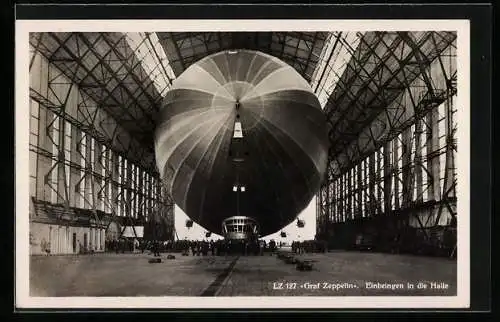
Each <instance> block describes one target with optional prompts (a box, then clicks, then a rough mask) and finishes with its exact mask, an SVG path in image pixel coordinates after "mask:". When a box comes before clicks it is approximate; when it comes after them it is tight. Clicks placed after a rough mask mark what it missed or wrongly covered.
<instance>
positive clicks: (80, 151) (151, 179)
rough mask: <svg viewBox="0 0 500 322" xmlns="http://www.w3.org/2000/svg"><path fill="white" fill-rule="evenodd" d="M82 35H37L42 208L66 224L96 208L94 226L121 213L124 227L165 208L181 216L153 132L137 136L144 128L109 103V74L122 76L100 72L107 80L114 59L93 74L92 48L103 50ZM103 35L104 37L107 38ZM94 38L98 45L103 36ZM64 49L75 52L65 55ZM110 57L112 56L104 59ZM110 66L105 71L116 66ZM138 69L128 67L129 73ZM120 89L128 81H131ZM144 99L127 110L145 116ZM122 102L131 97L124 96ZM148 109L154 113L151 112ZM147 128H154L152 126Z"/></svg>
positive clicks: (33, 84) (35, 98)
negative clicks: (151, 143)
mask: <svg viewBox="0 0 500 322" xmlns="http://www.w3.org/2000/svg"><path fill="white" fill-rule="evenodd" d="M82 37H84V36H82V35H80V34H69V35H65V36H62V35H60V34H56V35H54V34H52V35H51V34H31V37H30V45H31V47H30V48H31V51H32V56H31V61H30V99H31V109H32V112H31V113H32V122H30V130H31V132H32V136H34V137H35V139H33V140H30V161H31V164H33V166H32V167H31V168H30V175H31V177H32V178H33V177H34V181H35V182H34V183H33V184H31V185H30V188H31V189H30V190H31V195H32V196H33V197H34V198H33V200H34V202H35V203H36V204H37V205H35V211H36V210H40V206H39V205H44V210H45V213H49V214H52V215H54V214H56V215H58V216H57V220H58V222H59V223H60V224H63V223H66V224H67V223H68V222H71V216H68V215H70V214H74V213H75V210H79V209H80V210H81V209H89V210H91V214H92V215H93V220H91V225H96V226H103V225H104V226H106V225H109V224H110V223H111V222H112V221H113V220H115V219H116V218H117V217H120V218H121V219H125V221H123V220H121V222H122V224H123V225H124V226H125V225H131V226H134V224H137V223H138V222H141V220H144V219H146V218H148V217H150V215H151V213H153V212H155V214H158V213H160V212H162V213H161V214H162V215H164V216H166V217H168V218H170V217H172V218H171V219H172V220H173V202H172V201H171V200H170V198H168V196H164V194H162V192H161V191H162V188H161V186H162V185H161V183H160V180H159V176H158V173H157V172H156V170H155V167H154V158H153V157H154V156H153V155H151V151H148V150H147V149H144V148H143V142H142V140H143V139H144V138H145V137H147V136H146V135H149V134H147V133H146V132H145V131H146V129H140V130H141V131H143V132H144V133H146V134H145V136H143V137H140V141H137V139H136V137H132V136H131V132H132V133H133V134H134V135H135V134H137V131H139V129H136V130H134V128H132V127H130V126H129V125H128V124H129V123H127V122H126V121H125V122H124V120H123V118H120V117H117V116H116V115H119V114H120V113H118V110H117V109H115V110H113V108H116V106H115V107H113V106H112V105H108V104H109V103H108V102H109V100H110V99H111V98H110V95H111V93H113V92H115V90H103V89H102V88H103V86H105V85H106V84H108V83H109V82H110V79H109V78H107V79H106V77H114V78H115V79H117V77H119V76H118V74H116V75H113V76H109V75H108V76H106V74H105V73H104V72H103V73H101V74H100V75H101V76H102V77H103V78H99V77H98V76H97V75H99V73H98V72H96V71H95V70H96V69H98V67H96V66H97V65H99V64H101V65H104V64H109V66H112V65H113V60H108V61H104V60H102V61H100V62H99V63H97V65H96V66H94V67H93V71H92V72H90V71H89V67H88V66H86V64H88V62H86V61H85V59H89V57H88V53H89V52H96V51H97V50H98V49H96V47H92V46H91V45H90V44H89V45H88V46H87V47H85V45H83V44H85V43H88V39H87V41H84V40H82ZM96 37H97V39H100V40H101V41H103V40H102V39H104V38H105V37H106V36H103V35H100V36H96ZM96 37H94V38H96ZM61 38H64V39H65V40H64V41H62V40H61ZM70 39H73V40H72V41H73V42H74V44H75V48H77V49H78V50H77V52H80V53H81V55H80V56H79V57H76V56H75V53H74V52H71V50H70V49H68V48H69V47H68V46H69V45H67V43H68V42H71V41H70ZM80 41H81V43H80ZM54 42H55V43H57V44H58V45H59V47H57V49H56V50H55V51H54V52H53V53H52V54H49V53H50V52H49V50H48V48H49V47H50V46H51V43H52V45H53V43H54ZM94 42H95V43H94V46H95V45H96V44H97V42H98V40H94ZM80 46H82V48H85V50H83V49H82V48H80ZM110 47H111V46H110ZM116 48H119V46H117V47H115V50H117V49H116ZM101 49H102V48H101ZM61 50H65V53H66V54H68V55H70V56H71V57H62V56H61V55H62V54H61V52H60V51H61ZM73 50H74V48H73ZM80 50H82V51H83V52H81V51H80ZM40 54H41V55H40ZM107 55H109V53H108V54H105V55H104V56H107ZM42 56H43V58H42ZM95 56H97V54H95ZM132 61H133V60H132ZM122 64H123V63H122ZM109 66H107V67H106V66H101V67H100V68H107V69H110V68H111V67H109ZM121 68H123V67H121ZM82 70H83V72H82ZM132 70H133V69H130V70H129V69H126V70H125V71H123V72H124V73H126V74H128V73H130V72H131V71H132ZM120 77H122V78H127V77H130V76H123V75H122V76H120ZM89 78H92V79H93V80H94V82H95V84H94V86H91V84H90V83H89V82H88V79H89ZM123 84H125V85H123ZM118 86H119V85H116V87H118ZM120 86H126V82H124V83H122V85H120ZM148 86H149V87H150V86H151V85H148ZM96 89H101V90H96ZM138 91H139V90H136V92H138ZM143 95H146V94H143ZM114 99H115V100H117V98H116V97H115V98H114ZM129 99H130V97H129ZM138 102H140V101H139V100H137V101H134V102H132V103H130V102H128V105H127V107H128V108H127V112H126V113H128V114H129V115H134V116H135V117H138V114H136V113H135V112H134V108H138V104H139V103H138ZM117 104H127V102H125V101H123V100H122V101H118V102H117ZM118 106H119V105H118ZM120 108H123V106H121V107H120ZM149 108H151V107H149ZM33 111H36V112H33ZM113 113H114V114H113ZM140 113H143V114H141V115H142V116H144V115H146V113H145V112H144V110H143V111H142V112H140ZM33 114H35V116H36V117H35V118H33ZM121 114H124V113H121ZM142 116H141V117H142ZM138 119H139V118H138ZM139 124H141V123H140V122H139ZM139 126H140V125H139ZM148 126H149V125H148ZM35 128H36V133H33V132H34V130H33V129H35ZM147 130H148V131H149V132H150V131H151V128H148V129H147ZM130 131H131V132H130ZM47 163H48V164H50V165H47ZM44 165H45V166H44ZM41 178H43V183H40V181H42V180H41ZM106 215H107V216H106ZM105 217H107V219H106V220H104V221H103V219H104V218H105ZM172 220H170V222H171V224H172V226H173V223H172ZM124 228H125V227H123V229H122V231H121V233H123V230H124Z"/></svg>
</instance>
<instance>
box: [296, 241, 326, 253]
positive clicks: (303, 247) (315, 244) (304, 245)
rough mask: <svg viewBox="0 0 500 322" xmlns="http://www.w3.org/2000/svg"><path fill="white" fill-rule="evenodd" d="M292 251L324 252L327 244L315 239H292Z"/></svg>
mask: <svg viewBox="0 0 500 322" xmlns="http://www.w3.org/2000/svg"><path fill="white" fill-rule="evenodd" d="M291 246H292V252H293V253H296V254H304V253H325V252H326V251H327V248H328V246H327V244H326V243H324V242H320V241H316V240H305V241H301V242H300V241H294V242H292V245H291Z"/></svg>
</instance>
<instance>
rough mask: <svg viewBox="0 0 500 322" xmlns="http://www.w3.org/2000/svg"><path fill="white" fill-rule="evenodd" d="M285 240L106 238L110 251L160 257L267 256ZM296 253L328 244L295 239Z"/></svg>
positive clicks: (317, 248) (312, 250)
mask: <svg viewBox="0 0 500 322" xmlns="http://www.w3.org/2000/svg"><path fill="white" fill-rule="evenodd" d="M281 246H282V243H279V244H277V243H276V242H275V241H274V240H271V241H269V242H266V241H265V240H263V239H256V240H239V241H238V240H225V239H218V240H175V241H170V240H169V241H152V240H142V239H141V240H139V239H133V238H121V239H119V240H111V241H106V248H105V249H106V251H108V252H116V253H125V252H141V253H144V252H146V251H150V252H152V253H154V254H155V255H156V256H159V254H160V253H167V252H173V253H182V254H183V255H189V256H207V255H212V256H223V255H243V256H245V255H263V254H264V253H265V252H274V251H276V250H277V249H278V248H279V247H281ZM291 248H292V252H294V253H300V254H302V253H313V252H314V253H315V252H325V251H326V245H325V244H324V243H321V242H317V241H314V240H310V241H302V242H299V241H294V242H292V244H291Z"/></svg>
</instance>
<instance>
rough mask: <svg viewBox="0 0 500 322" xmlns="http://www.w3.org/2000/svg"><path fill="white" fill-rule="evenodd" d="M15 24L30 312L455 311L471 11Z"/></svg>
mask: <svg viewBox="0 0 500 322" xmlns="http://www.w3.org/2000/svg"><path fill="white" fill-rule="evenodd" d="M16 28H17V30H16V37H17V38H16V88H17V91H16V151H17V153H18V154H20V153H24V154H23V155H24V158H18V159H17V161H16V162H17V163H16V181H17V184H16V187H17V188H16V198H17V215H16V241H17V245H16V249H17V250H16V260H17V263H18V265H17V266H16V267H17V268H16V280H17V288H18V290H17V294H18V298H19V299H21V298H22V301H23V303H26V305H27V306H34V307H38V308H43V307H48V306H50V307H58V306H61V307H100V306H105V307H109V306H112V307H116V308H120V307H122V305H125V306H126V307H146V308H152V307H160V308H161V307H223V306H228V305H229V306H231V307H256V308H258V307H273V306H282V305H285V306H286V305H290V306H294V307H348V306H350V307H371V306H373V305H381V306H384V307H434V306H437V307H439V306H441V307H466V306H467V304H468V299H469V294H468V290H469V285H468V280H469V271H468V270H469V262H468V261H469V259H468V256H469V255H468V250H469V240H468V230H467V223H468V221H469V210H468V206H467V205H468V193H469V191H468V189H469V187H468V180H469V177H468V163H469V156H468V153H469V152H468V151H469V139H468V136H469V133H468V132H469V128H468V118H469V101H468V97H469V93H468V91H469V89H468V82H469V79H468V78H467V77H468V73H469V67H468V66H469V61H468V50H469V48H467V46H468V41H469V40H468V32H469V30H468V24H467V23H466V22H464V21H452V20H450V21H432V20H429V21H425V20H415V21H401V20H400V21H392V22H391V21H376V20H367V21H358V22H356V21H347V20H346V21H340V20H339V21H337V20H331V21H320V20H317V21H302V20H297V21H289V22H288V23H282V22H277V21H266V20H260V21H259V20H247V21H237V20H235V21H231V20H225V21H222V20H220V21H201V20H200V21H197V22H196V23H193V22H192V21H189V20H186V21H168V20H164V21H161V20H158V21H142V22H141V21H138V22H137V23H133V22H132V21H130V22H128V21H126V20H124V21H109V23H102V22H92V21H18V23H17V27H16ZM20 159H22V160H20ZM464 227H465V228H464ZM20 267H22V269H21V268H20ZM116 298H118V299H119V300H116ZM278 298H279V303H278V302H276V301H277V299H278ZM332 299H334V300H332ZM280 303H284V304H280Z"/></svg>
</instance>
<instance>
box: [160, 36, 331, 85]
mask: <svg viewBox="0 0 500 322" xmlns="http://www.w3.org/2000/svg"><path fill="white" fill-rule="evenodd" d="M157 34H158V38H159V40H160V43H161V44H162V46H163V48H164V49H165V53H166V54H167V56H168V58H169V61H170V64H171V66H172V69H173V71H174V73H175V74H176V75H177V76H178V75H180V74H181V73H182V72H183V71H184V70H185V69H186V68H188V67H189V66H190V65H191V64H193V63H194V62H196V61H198V60H200V59H201V58H203V57H205V56H208V55H210V54H213V53H216V52H219V51H222V50H229V49H250V50H257V51H261V52H264V53H268V54H270V55H273V56H275V57H278V58H280V59H281V60H283V61H284V62H286V63H288V64H289V65H290V66H292V67H294V68H295V69H296V70H297V71H298V72H299V73H300V74H301V75H302V76H303V77H304V78H305V79H306V80H307V81H308V82H309V81H310V80H311V78H312V76H313V73H314V71H315V68H316V65H317V63H318V61H319V57H320V54H321V51H322V49H323V46H324V45H325V42H326V41H327V39H328V33H327V32H205V33H180V32H179V33H157Z"/></svg>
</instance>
